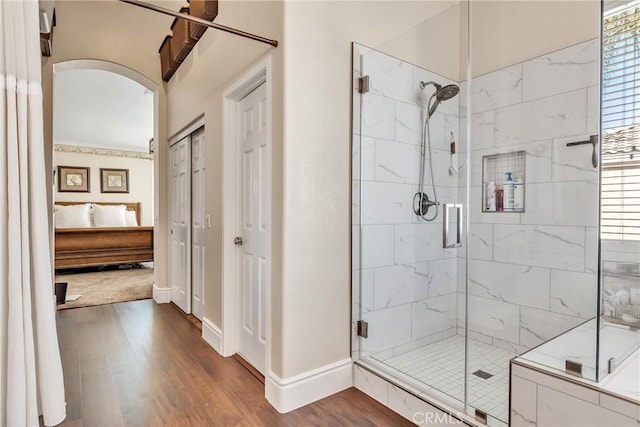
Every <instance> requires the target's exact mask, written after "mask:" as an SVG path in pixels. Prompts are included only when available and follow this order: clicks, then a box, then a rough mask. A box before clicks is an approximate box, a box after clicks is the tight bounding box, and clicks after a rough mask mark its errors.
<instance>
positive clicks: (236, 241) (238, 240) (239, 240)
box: [233, 237, 244, 246]
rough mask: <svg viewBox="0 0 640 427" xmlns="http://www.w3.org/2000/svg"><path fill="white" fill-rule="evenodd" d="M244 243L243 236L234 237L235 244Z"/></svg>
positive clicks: (240, 244)
mask: <svg viewBox="0 0 640 427" xmlns="http://www.w3.org/2000/svg"><path fill="white" fill-rule="evenodd" d="M243 243H244V241H243V240H242V237H236V238H235V239H233V244H234V245H236V246H242V244H243Z"/></svg>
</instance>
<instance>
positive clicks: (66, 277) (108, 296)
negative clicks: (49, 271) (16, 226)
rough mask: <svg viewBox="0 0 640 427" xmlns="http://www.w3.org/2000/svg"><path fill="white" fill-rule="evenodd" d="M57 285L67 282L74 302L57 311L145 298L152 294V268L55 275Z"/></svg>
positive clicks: (59, 306) (60, 306) (68, 292)
mask: <svg viewBox="0 0 640 427" xmlns="http://www.w3.org/2000/svg"><path fill="white" fill-rule="evenodd" d="M55 281H56V282H67V283H68V286H67V295H80V298H78V299H77V300H76V301H67V302H66V303H65V304H60V305H58V310H65V309H68V308H78V307H89V306H94V305H103V304H112V303H114V302H124V301H133V300H139V299H148V298H151V297H152V294H153V269H152V268H130V269H116V270H105V271H90V272H85V271H81V272H73V273H70V272H65V273H64V274H56V276H55Z"/></svg>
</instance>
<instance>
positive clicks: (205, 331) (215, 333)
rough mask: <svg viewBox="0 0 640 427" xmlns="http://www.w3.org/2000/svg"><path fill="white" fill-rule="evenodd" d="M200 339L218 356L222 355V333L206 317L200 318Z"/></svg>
mask: <svg viewBox="0 0 640 427" xmlns="http://www.w3.org/2000/svg"><path fill="white" fill-rule="evenodd" d="M202 339H204V340H205V341H206V342H207V344H209V345H210V346H211V347H213V349H214V350H215V351H217V352H218V353H219V354H222V331H221V330H220V328H218V327H217V326H216V325H214V324H213V322H212V321H211V320H209V319H207V318H206V317H203V318H202Z"/></svg>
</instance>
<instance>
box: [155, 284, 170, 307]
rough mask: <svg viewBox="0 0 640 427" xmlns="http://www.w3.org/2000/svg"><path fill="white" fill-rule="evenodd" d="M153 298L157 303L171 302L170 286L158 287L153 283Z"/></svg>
mask: <svg viewBox="0 0 640 427" xmlns="http://www.w3.org/2000/svg"><path fill="white" fill-rule="evenodd" d="M153 300H154V301H155V302H156V303H157V304H167V303H169V302H171V288H158V287H157V286H156V285H155V283H154V285H153Z"/></svg>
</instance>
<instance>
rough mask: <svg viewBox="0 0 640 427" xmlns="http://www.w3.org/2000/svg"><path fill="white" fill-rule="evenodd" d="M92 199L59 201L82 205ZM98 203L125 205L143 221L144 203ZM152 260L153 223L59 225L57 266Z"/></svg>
mask: <svg viewBox="0 0 640 427" xmlns="http://www.w3.org/2000/svg"><path fill="white" fill-rule="evenodd" d="M84 203H92V202H56V204H57V205H65V206H67V205H79V204H84ZM95 204H97V205H125V206H126V208H127V210H128V211H134V212H135V213H136V218H137V220H138V224H140V210H141V203H112V202H100V203H95ZM148 261H153V227H152V226H138V227H93V228H56V233H55V268H56V269H61V268H79V267H95V266H101V265H110V264H124V263H134V262H148Z"/></svg>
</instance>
